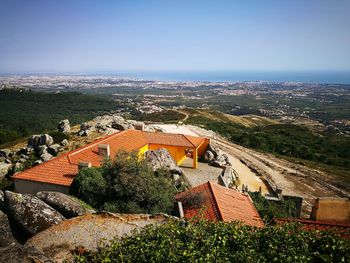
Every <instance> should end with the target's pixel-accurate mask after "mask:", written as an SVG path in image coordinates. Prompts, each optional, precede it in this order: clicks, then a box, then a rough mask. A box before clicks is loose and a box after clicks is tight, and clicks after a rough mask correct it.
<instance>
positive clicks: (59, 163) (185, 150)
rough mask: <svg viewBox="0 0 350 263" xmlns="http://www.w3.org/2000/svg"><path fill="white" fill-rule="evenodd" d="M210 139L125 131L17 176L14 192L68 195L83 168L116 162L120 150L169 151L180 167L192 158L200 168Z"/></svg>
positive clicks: (194, 165) (15, 177) (15, 176)
mask: <svg viewBox="0 0 350 263" xmlns="http://www.w3.org/2000/svg"><path fill="white" fill-rule="evenodd" d="M209 143H210V139H207V138H202V137H195V136H189V135H183V134H171V133H158V132H157V133H152V132H145V131H139V130H126V131H122V132H118V133H114V134H112V135H109V136H106V137H104V138H101V139H98V140H96V141H94V142H92V143H90V144H88V145H86V146H84V147H81V148H78V149H76V150H73V151H71V152H68V153H65V154H62V155H60V156H58V157H57V158H54V159H52V160H50V161H48V162H45V163H43V164H40V165H37V166H35V167H32V168H30V169H28V170H25V171H23V172H20V173H18V174H15V175H14V176H13V177H12V178H13V180H14V184H15V190H16V191H17V192H20V193H36V192H39V191H58V192H62V193H68V191H69V187H70V185H71V184H72V182H73V178H74V177H75V176H76V175H77V174H78V172H79V169H81V168H83V167H90V166H94V167H98V166H100V165H101V164H102V162H103V160H104V159H105V158H110V159H111V160H113V159H114V157H115V156H116V154H117V152H118V151H119V150H125V151H137V152H138V153H139V154H140V155H143V154H144V153H145V152H146V151H148V150H157V149H160V148H166V149H167V150H168V151H169V153H170V154H171V156H172V157H173V158H174V160H175V162H176V163H177V165H181V163H182V162H183V161H184V160H185V159H186V157H189V156H190V157H191V158H192V159H193V168H197V165H198V156H201V155H203V154H204V153H205V151H206V149H207V147H208V145H209Z"/></svg>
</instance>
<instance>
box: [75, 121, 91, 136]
mask: <svg viewBox="0 0 350 263" xmlns="http://www.w3.org/2000/svg"><path fill="white" fill-rule="evenodd" d="M91 129H92V126H91V125H90V124H89V123H87V122H83V123H81V124H80V131H79V132H78V135H79V136H89V133H90V130H91Z"/></svg>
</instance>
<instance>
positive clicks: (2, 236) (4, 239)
mask: <svg viewBox="0 0 350 263" xmlns="http://www.w3.org/2000/svg"><path fill="white" fill-rule="evenodd" d="M16 243H17V240H16V239H15V238H14V237H13V235H12V232H11V227H10V222H9V220H8V218H7V215H6V214H5V213H3V212H2V211H0V247H6V246H10V245H12V244H16Z"/></svg>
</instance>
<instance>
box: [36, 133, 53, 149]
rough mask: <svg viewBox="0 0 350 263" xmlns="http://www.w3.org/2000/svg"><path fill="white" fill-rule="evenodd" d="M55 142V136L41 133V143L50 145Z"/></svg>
mask: <svg viewBox="0 0 350 263" xmlns="http://www.w3.org/2000/svg"><path fill="white" fill-rule="evenodd" d="M52 144H53V138H52V137H51V136H50V135H48V134H42V135H40V139H39V145H46V146H50V145H52Z"/></svg>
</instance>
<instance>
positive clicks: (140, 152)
mask: <svg viewBox="0 0 350 263" xmlns="http://www.w3.org/2000/svg"><path fill="white" fill-rule="evenodd" d="M147 151H148V144H146V145H145V146H143V147H142V148H140V150H139V157H140V158H141V157H143V156H144V155H145V152H147Z"/></svg>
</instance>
